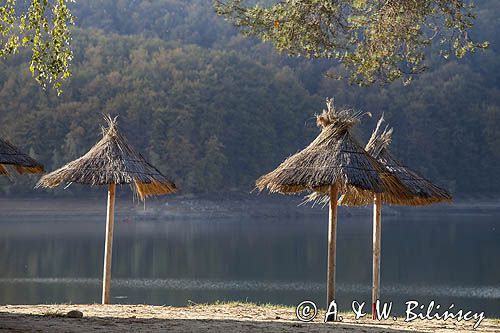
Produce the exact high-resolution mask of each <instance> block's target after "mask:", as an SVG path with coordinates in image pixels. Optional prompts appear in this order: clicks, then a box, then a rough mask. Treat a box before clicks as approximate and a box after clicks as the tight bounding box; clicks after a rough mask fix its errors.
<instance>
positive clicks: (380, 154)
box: [307, 115, 452, 304]
mask: <svg viewBox="0 0 500 333" xmlns="http://www.w3.org/2000/svg"><path fill="white" fill-rule="evenodd" d="M383 122H384V116H383V115H382V117H381V118H380V119H379V121H378V123H377V126H376V128H375V130H374V131H373V133H372V136H371V137H370V140H369V141H368V143H367V144H366V146H365V150H366V151H367V152H368V153H369V154H370V155H371V156H373V157H375V158H376V159H377V160H378V161H379V162H380V163H381V164H383V165H384V167H385V168H386V170H387V171H388V172H390V173H391V174H392V175H394V176H395V177H397V179H398V180H399V181H400V182H401V183H402V184H403V185H404V186H405V187H406V188H407V190H408V193H410V194H411V195H410V196H399V195H396V194H395V193H393V192H386V193H381V194H379V195H375V197H374V196H373V195H368V194H366V193H363V192H360V191H357V190H356V189H355V188H349V189H348V191H346V193H345V194H344V195H343V196H342V197H341V198H340V200H339V202H340V204H342V205H348V206H355V205H369V204H372V203H373V205H374V207H373V281H372V304H375V302H376V301H377V300H378V299H379V298H380V246H381V206H382V204H389V205H405V206H426V205H432V204H435V203H441V202H451V201H452V196H451V194H450V193H449V192H448V191H447V190H445V189H443V188H441V187H439V186H437V185H435V184H433V183H432V182H431V181H429V180H428V179H426V178H424V177H422V176H421V175H419V174H418V173H417V172H415V171H413V170H412V169H410V168H409V167H407V166H405V165H404V164H403V163H401V162H400V161H398V160H397V159H396V158H394V157H393V156H392V154H391V152H390V151H389V145H390V143H391V140H392V133H393V129H392V128H388V127H385V129H384V130H381V126H382V123H383ZM307 200H308V201H309V200H316V201H321V202H323V203H326V202H327V200H328V197H327V196H326V195H324V194H322V193H314V194H313V195H311V196H310V197H309V198H308V199H307Z"/></svg>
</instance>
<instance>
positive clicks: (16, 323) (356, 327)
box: [0, 303, 500, 333]
mask: <svg viewBox="0 0 500 333" xmlns="http://www.w3.org/2000/svg"><path fill="white" fill-rule="evenodd" d="M72 310H78V311H81V312H82V313H83V318H68V317H66V316H65V314H66V313H68V312H69V311H72ZM294 311H295V309H294V308H292V307H283V306H274V305H260V306H257V305H253V304H240V303H235V304H214V305H193V306H189V307H169V306H150V305H104V306H103V305H100V304H91V305H89V304H78V305H69V304H57V305H4V306H0V332H111V333H113V332H129V331H133V332H166V331H169V332H346V331H348V332H365V333H370V332H471V331H472V326H473V323H472V322H464V321H462V322H456V321H446V322H444V321H436V320H435V321H415V322H412V323H405V322H404V321H403V318H401V317H399V318H398V320H396V321H393V320H389V321H382V322H373V321H372V320H371V319H363V320H359V321H356V320H354V315H353V314H352V313H345V314H343V321H342V322H341V323H338V322H337V323H324V322H323V316H324V313H322V312H321V311H320V313H319V314H318V316H317V317H316V319H315V320H314V321H312V322H309V323H304V322H300V321H298V320H297V319H296V317H295V312H294ZM499 330H500V321H499V320H497V319H488V318H487V319H485V320H484V321H483V322H482V323H481V325H480V326H479V328H478V329H477V330H476V331H477V332H498V331H499Z"/></svg>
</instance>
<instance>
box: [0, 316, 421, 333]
mask: <svg viewBox="0 0 500 333" xmlns="http://www.w3.org/2000/svg"><path fill="white" fill-rule="evenodd" d="M0 332H111V333H113V332H120V333H123V332H134V333H137V332H231V333H239V332H252V333H253V332H255V333H260V332H273V333H275V332H278V333H279V332H363V333H372V332H373V333H375V332H377V333H379V332H408V331H407V330H397V329H389V328H387V327H377V326H367V325H349V324H339V323H335V324H333V323H328V324H325V323H322V322H314V323H300V322H290V321H279V320H276V321H250V320H241V321H239V320H224V319H155V318H113V317H84V318H81V319H73V318H65V317H57V316H50V315H32V314H15V313H8V312H0ZM412 332H418V331H412Z"/></svg>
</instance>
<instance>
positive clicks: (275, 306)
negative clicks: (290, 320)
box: [187, 300, 295, 311]
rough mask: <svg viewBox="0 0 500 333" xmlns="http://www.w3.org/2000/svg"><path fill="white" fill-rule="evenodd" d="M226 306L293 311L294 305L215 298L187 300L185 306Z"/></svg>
mask: <svg viewBox="0 0 500 333" xmlns="http://www.w3.org/2000/svg"><path fill="white" fill-rule="evenodd" d="M211 305H217V306H221V305H222V306H228V307H237V306H248V307H264V308H272V309H290V310H293V311H295V307H294V306H290V305H282V304H272V303H254V302H246V301H245V302H242V301H221V300H217V301H215V302H213V303H195V302H192V301H190V300H188V303H187V306H188V307H189V306H211Z"/></svg>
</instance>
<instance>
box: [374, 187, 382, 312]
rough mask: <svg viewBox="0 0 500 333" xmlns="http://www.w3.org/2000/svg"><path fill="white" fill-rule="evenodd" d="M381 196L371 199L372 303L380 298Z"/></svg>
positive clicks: (378, 194) (377, 194)
mask: <svg viewBox="0 0 500 333" xmlns="http://www.w3.org/2000/svg"><path fill="white" fill-rule="evenodd" d="M381 212H382V196H381V194H380V193H376V194H375V195H374V200H373V285H372V305H373V304H375V303H376V302H377V300H378V299H379V298H380V237H381V229H382V225H381Z"/></svg>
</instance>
